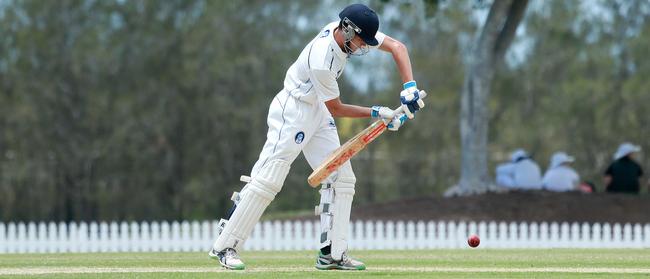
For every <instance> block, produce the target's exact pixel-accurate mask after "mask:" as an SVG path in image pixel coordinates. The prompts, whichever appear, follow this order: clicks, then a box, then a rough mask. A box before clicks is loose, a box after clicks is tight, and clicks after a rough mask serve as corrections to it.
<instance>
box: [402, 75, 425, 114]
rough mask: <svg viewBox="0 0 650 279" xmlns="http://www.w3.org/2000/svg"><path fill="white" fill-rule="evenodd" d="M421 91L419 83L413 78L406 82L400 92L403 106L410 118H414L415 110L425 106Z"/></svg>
mask: <svg viewBox="0 0 650 279" xmlns="http://www.w3.org/2000/svg"><path fill="white" fill-rule="evenodd" d="M419 92H420V91H419V90H418V87H417V84H416V83H415V81H414V80H412V81H409V82H407V83H404V90H402V92H401V93H400V94H399V95H400V101H401V102H402V108H403V110H404V113H405V114H406V116H407V117H408V118H409V119H413V117H415V112H416V111H418V110H419V109H421V108H423V107H424V102H423V101H422V99H420V94H419Z"/></svg>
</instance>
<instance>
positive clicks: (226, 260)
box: [208, 248, 246, 270]
mask: <svg viewBox="0 0 650 279" xmlns="http://www.w3.org/2000/svg"><path fill="white" fill-rule="evenodd" d="M208 256H210V258H212V259H215V260H218V261H219V263H220V264H221V265H222V266H223V267H225V268H227V269H233V270H243V269H244V268H246V265H245V264H244V262H242V260H241V259H240V258H239V255H237V251H235V249H232V248H226V249H224V250H223V251H221V252H217V251H216V250H214V249H212V250H210V253H208Z"/></svg>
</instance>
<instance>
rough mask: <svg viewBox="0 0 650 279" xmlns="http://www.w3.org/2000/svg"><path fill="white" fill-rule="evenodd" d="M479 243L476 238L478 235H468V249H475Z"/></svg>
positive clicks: (478, 239)
mask: <svg viewBox="0 0 650 279" xmlns="http://www.w3.org/2000/svg"><path fill="white" fill-rule="evenodd" d="M480 243H481V239H480V238H478V235H475V234H473V235H470V236H469V238H468V239H467V244H469V247H472V248H476V247H478V245H479V244H480Z"/></svg>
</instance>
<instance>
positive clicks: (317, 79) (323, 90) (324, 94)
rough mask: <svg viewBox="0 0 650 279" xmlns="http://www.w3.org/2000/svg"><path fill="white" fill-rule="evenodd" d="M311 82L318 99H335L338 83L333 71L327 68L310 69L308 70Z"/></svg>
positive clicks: (325, 100) (337, 93)
mask: <svg viewBox="0 0 650 279" xmlns="http://www.w3.org/2000/svg"><path fill="white" fill-rule="evenodd" d="M310 80H311V84H313V85H314V90H316V94H317V95H318V100H319V101H321V102H327V101H329V100H332V99H336V98H337V97H338V96H339V95H340V92H339V85H338V83H337V82H336V76H335V74H334V72H332V71H329V70H320V69H312V70H311V71H310Z"/></svg>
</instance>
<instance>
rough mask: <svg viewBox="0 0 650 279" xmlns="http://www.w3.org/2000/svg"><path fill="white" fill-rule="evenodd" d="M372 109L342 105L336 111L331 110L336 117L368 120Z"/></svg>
mask: <svg viewBox="0 0 650 279" xmlns="http://www.w3.org/2000/svg"><path fill="white" fill-rule="evenodd" d="M371 110H372V109H371V108H367V107H362V106H356V105H349V104H341V105H340V106H338V107H337V108H336V109H335V110H334V111H332V110H331V109H330V113H331V114H332V116H334V117H353V118H367V117H370V111H371Z"/></svg>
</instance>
